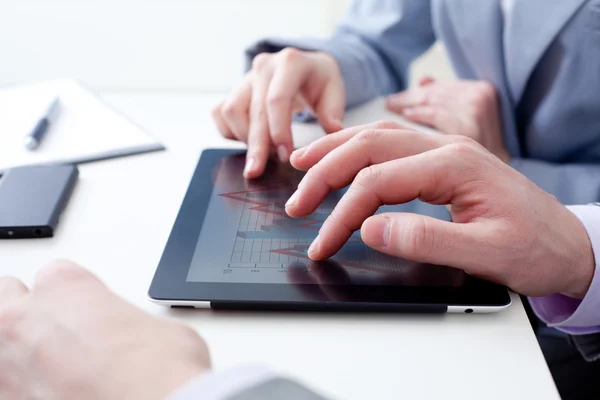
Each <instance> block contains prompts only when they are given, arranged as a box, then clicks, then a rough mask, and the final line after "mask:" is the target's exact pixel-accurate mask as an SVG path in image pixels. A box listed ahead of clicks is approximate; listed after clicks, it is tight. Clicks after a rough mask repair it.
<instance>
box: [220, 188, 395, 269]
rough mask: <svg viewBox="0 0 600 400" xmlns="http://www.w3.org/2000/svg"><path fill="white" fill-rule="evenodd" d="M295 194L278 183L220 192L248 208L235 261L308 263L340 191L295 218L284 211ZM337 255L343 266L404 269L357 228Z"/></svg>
mask: <svg viewBox="0 0 600 400" xmlns="http://www.w3.org/2000/svg"><path fill="white" fill-rule="evenodd" d="M291 194H292V192H291V191H290V190H286V189H282V185H280V184H279V183H278V182H271V183H269V184H263V185H261V186H259V187H257V188H256V187H255V188H249V189H247V190H243V191H237V192H229V193H221V194H219V196H220V197H222V198H223V199H226V202H228V203H230V206H231V207H243V209H242V212H241V216H240V220H239V223H238V229H237V233H236V239H235V243H234V248H233V251H232V255H231V261H230V262H231V264H230V265H233V266H236V265H248V266H253V267H254V268H259V267H261V266H262V267H267V266H269V265H278V266H281V267H285V266H286V265H293V264H295V263H303V264H305V263H306V261H307V259H308V255H307V250H308V247H309V246H310V243H311V242H312V241H313V239H314V238H315V237H316V236H317V234H318V231H319V229H320V227H321V226H322V224H323V222H324V221H325V219H326V218H327V217H328V216H329V214H330V213H331V211H332V210H333V208H334V207H335V204H336V203H337V200H338V198H339V197H340V194H339V193H337V194H336V193H333V194H332V195H331V196H328V198H327V199H325V201H324V202H323V203H322V204H321V206H320V207H319V208H318V209H317V210H316V211H315V212H314V213H313V214H310V215H308V216H306V217H303V218H290V217H289V216H288V215H287V214H286V213H285V202H286V201H287V199H288V198H289V197H290V195H291ZM332 259H333V260H335V261H337V262H338V263H340V264H341V265H343V266H344V267H347V268H351V269H355V270H359V271H365V272H366V271H373V272H377V273H388V272H389V273H393V272H398V268H399V265H398V260H397V259H395V258H393V257H390V256H387V255H385V254H383V253H379V252H376V251H374V250H372V249H370V248H369V247H367V246H366V245H365V244H364V243H363V242H362V241H361V240H360V235H359V234H358V233H357V232H356V233H355V234H354V235H353V236H352V237H351V238H350V240H349V241H348V243H347V244H346V245H345V246H344V247H343V249H342V250H341V251H340V252H339V253H338V254H336V256H334V257H333V258H332Z"/></svg>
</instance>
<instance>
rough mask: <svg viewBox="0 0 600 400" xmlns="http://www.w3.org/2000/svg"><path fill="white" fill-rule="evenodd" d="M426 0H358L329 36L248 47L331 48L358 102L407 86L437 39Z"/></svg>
mask: <svg viewBox="0 0 600 400" xmlns="http://www.w3.org/2000/svg"><path fill="white" fill-rule="evenodd" d="M430 3H431V2H430V1H426V0H353V1H352V2H351V4H350V6H349V7H348V10H347V12H346V14H345V16H344V18H343V19H342V21H341V23H340V24H339V26H338V27H337V29H336V31H335V33H334V34H333V36H332V37H331V38H329V39H324V40H317V39H296V40H288V39H266V40H263V41H260V42H258V43H256V44H254V45H253V46H251V47H250V48H249V49H248V50H247V51H246V60H247V66H246V67H247V68H249V67H250V63H251V61H252V59H253V58H254V56H256V55H257V54H259V53H263V52H269V53H273V52H277V51H279V50H281V49H283V48H284V47H295V48H299V49H303V50H315V51H325V52H327V53H329V54H331V55H333V56H334V57H335V58H336V60H337V61H338V63H339V65H340V68H341V70H342V74H343V77H344V82H345V85H346V104H347V106H348V107H352V106H355V105H358V104H361V103H364V102H366V101H368V100H370V99H372V98H374V97H377V96H381V95H385V94H390V93H394V92H397V91H399V90H402V89H404V88H405V87H406V84H407V81H408V77H407V75H408V69H409V67H410V64H411V63H412V61H413V60H414V59H415V58H416V57H418V56H419V55H421V54H422V53H423V52H425V51H426V50H427V49H428V48H429V47H430V46H431V45H432V44H433V43H434V41H435V34H434V30H433V27H432V22H431V5H430Z"/></svg>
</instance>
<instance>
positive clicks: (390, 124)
mask: <svg viewBox="0 0 600 400" xmlns="http://www.w3.org/2000/svg"><path fill="white" fill-rule="evenodd" d="M375 128H376V129H400V128H402V125H400V124H399V123H398V122H396V121H391V120H387V119H386V120H381V121H377V122H376V123H375Z"/></svg>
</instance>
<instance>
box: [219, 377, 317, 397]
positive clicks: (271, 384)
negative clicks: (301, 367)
mask: <svg viewBox="0 0 600 400" xmlns="http://www.w3.org/2000/svg"><path fill="white" fill-rule="evenodd" d="M264 399H285V400H326V399H325V398H324V397H321V396H319V395H318V394H316V393H315V392H313V391H311V390H309V389H307V388H305V387H304V386H301V385H299V384H297V383H295V382H292V381H290V380H287V379H284V378H276V379H272V380H269V381H267V382H263V383H261V384H258V385H256V386H253V387H251V388H249V389H246V390H244V391H243V392H240V393H237V394H235V395H233V396H232V397H229V398H228V399H227V400H264Z"/></svg>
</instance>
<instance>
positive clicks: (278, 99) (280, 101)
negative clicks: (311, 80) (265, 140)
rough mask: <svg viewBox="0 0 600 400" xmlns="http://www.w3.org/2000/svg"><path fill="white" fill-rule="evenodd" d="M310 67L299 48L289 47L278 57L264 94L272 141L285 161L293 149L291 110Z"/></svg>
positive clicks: (281, 159) (285, 161)
mask: <svg viewBox="0 0 600 400" xmlns="http://www.w3.org/2000/svg"><path fill="white" fill-rule="evenodd" d="M308 71H309V69H308V68H307V65H306V60H305V58H304V57H302V56H301V54H300V52H299V51H298V50H289V51H287V52H286V55H285V56H283V57H280V58H279V60H278V62H277V66H276V68H275V72H274V73H273V78H272V79H271V83H270V85H269V89H268V94H267V116H268V121H269V133H270V135H271V142H272V143H273V145H274V146H275V148H276V149H277V154H278V156H279V159H280V161H281V162H283V163H287V162H288V161H289V158H290V154H291V152H292V150H293V143H292V114H293V112H294V104H295V101H296V98H297V96H298V93H299V92H300V89H301V87H302V86H303V85H304V82H305V81H306V78H307V74H308Z"/></svg>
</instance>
